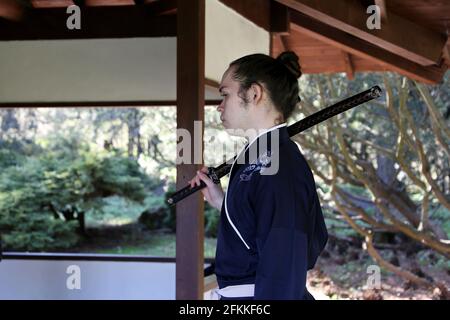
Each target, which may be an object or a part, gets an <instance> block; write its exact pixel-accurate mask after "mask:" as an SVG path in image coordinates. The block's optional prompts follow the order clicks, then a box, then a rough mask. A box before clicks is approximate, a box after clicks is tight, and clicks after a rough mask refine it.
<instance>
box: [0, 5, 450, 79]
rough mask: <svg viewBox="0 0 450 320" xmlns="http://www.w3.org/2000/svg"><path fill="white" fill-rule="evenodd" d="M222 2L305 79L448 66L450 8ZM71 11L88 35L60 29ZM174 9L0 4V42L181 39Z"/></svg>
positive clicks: (416, 75)
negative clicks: (294, 57) (78, 11)
mask: <svg viewBox="0 0 450 320" xmlns="http://www.w3.org/2000/svg"><path fill="white" fill-rule="evenodd" d="M185 1H188V0H185ZM220 1H221V2H222V3H223V4H225V5H226V6H228V7H230V8H232V9H234V10H236V11H237V12H238V13H240V14H242V15H243V16H244V17H246V18H247V19H249V20H251V21H253V22H254V23H255V24H257V25H259V26H261V27H263V28H264V29H266V30H267V31H269V32H271V38H272V48H271V54H272V55H273V56H276V55H278V54H279V53H280V52H282V51H284V50H293V51H295V52H296V53H297V54H298V55H299V56H300V59H301V64H302V68H303V71H304V73H335V72H345V73H347V75H348V77H349V78H350V79H351V78H353V76H354V73H355V72H365V71H396V72H398V73H401V74H404V75H407V76H409V77H410V78H413V79H416V80H419V81H421V82H425V83H438V82H440V81H441V79H442V77H443V75H444V73H445V72H446V71H447V69H448V68H449V66H450V54H449V52H450V41H449V40H448V39H449V38H448V34H449V32H450V1H449V0H426V1H425V0H339V1H335V0H276V1H275V0H220ZM24 4H25V5H24ZM72 4H77V5H79V6H82V12H83V28H84V30H80V31H78V32H73V31H72V32H68V30H67V29H66V28H62V29H61V28H60V29H58V28H56V26H57V25H63V26H65V23H64V20H65V19H66V18H67V13H66V12H65V8H67V7H68V6H70V5H72ZM372 4H377V5H379V6H380V8H381V9H382V10H381V16H382V22H381V30H368V29H367V27H365V21H366V20H367V18H368V16H369V14H367V13H366V11H365V10H366V8H367V6H369V5H372ZM176 7H177V1H176V0H0V40H26V39H36V40H37V39H73V38H118V37H158V36H176ZM255 8H258V9H257V10H255ZM18 9H22V11H23V14H22V15H20V14H19V13H18V12H19V11H18ZM14 20H19V22H17V21H14ZM224 23H225V22H224ZM83 28H82V29H83ZM63 29H64V30H63Z"/></svg>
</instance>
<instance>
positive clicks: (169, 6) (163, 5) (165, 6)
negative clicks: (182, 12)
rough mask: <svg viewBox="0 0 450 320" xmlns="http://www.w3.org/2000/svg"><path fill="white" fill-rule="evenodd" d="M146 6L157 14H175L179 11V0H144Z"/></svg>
mask: <svg viewBox="0 0 450 320" xmlns="http://www.w3.org/2000/svg"><path fill="white" fill-rule="evenodd" d="M144 4H145V6H146V8H147V9H148V10H149V11H150V12H151V13H153V14H154V15H155V16H159V15H164V14H175V13H176V12H177V0H158V1H151V2H149V1H148V0H144Z"/></svg>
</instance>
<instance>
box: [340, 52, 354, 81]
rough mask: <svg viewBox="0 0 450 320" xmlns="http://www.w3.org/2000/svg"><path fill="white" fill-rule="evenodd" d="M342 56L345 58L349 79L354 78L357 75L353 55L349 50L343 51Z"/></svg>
mask: <svg viewBox="0 0 450 320" xmlns="http://www.w3.org/2000/svg"><path fill="white" fill-rule="evenodd" d="M342 57H343V59H344V65H345V73H346V74H347V78H348V79H349V80H353V78H354V77H355V68H354V66H353V62H352V57H351V55H350V54H349V53H348V52H345V51H342Z"/></svg>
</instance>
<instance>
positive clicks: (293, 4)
mask: <svg viewBox="0 0 450 320" xmlns="http://www.w3.org/2000/svg"><path fill="white" fill-rule="evenodd" d="M276 1H278V2H280V3H282V4H284V5H286V6H289V7H290V8H292V9H294V10H296V11H297V12H301V13H303V14H305V15H307V16H309V17H311V18H314V19H316V20H319V21H320V22H323V23H326V24H328V25H330V26H332V27H333V28H334V29H336V30H340V31H343V32H346V33H348V34H350V35H354V36H356V37H358V38H360V39H363V40H364V41H367V42H369V43H372V44H374V45H376V46H378V47H381V48H383V49H385V50H386V51H389V52H392V53H394V54H396V55H399V56H402V57H404V58H406V59H408V60H411V61H413V62H415V63H418V64H420V65H423V66H428V65H434V64H438V63H439V59H440V57H441V54H442V48H443V47H444V44H445V41H446V37H445V36H444V35H442V34H439V33H437V32H435V31H432V30H429V29H427V28H425V27H422V26H420V25H418V24H415V23H413V22H411V21H409V20H406V19H404V18H402V17H401V16H398V15H395V14H394V13H390V14H389V21H387V22H385V23H382V24H381V29H374V30H370V29H368V28H367V25H366V22H367V19H368V18H369V15H368V14H367V13H366V8H365V7H364V6H363V5H361V4H360V3H359V2H358V1H353V0H340V1H329V0H276Z"/></svg>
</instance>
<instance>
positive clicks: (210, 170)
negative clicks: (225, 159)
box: [208, 167, 220, 184]
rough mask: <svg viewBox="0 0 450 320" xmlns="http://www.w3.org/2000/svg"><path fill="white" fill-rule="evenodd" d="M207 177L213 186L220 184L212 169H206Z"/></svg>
mask: <svg viewBox="0 0 450 320" xmlns="http://www.w3.org/2000/svg"><path fill="white" fill-rule="evenodd" d="M208 177H209V178H210V179H211V180H212V181H213V182H214V183H215V184H219V183H220V179H219V177H218V176H217V174H216V171H215V170H214V168H213V167H208Z"/></svg>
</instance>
